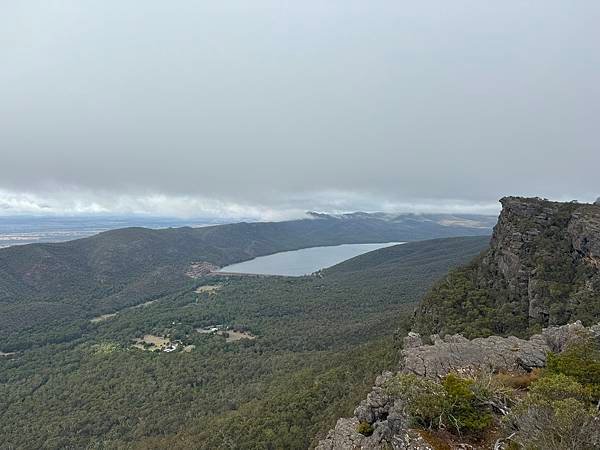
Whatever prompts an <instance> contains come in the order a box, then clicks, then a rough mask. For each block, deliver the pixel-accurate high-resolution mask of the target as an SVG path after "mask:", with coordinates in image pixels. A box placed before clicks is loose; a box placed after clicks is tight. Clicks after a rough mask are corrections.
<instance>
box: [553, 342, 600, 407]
mask: <svg viewBox="0 0 600 450" xmlns="http://www.w3.org/2000/svg"><path fill="white" fill-rule="evenodd" d="M547 372H548V373H550V374H563V375H567V376H569V377H571V378H573V379H575V380H577V382H579V383H581V384H583V385H585V386H588V388H589V389H590V391H591V393H592V395H593V396H594V398H595V399H596V400H597V399H598V398H599V397H600V350H599V349H598V344H596V342H595V341H594V340H593V339H592V338H590V337H585V336H584V337H582V340H581V341H580V342H577V343H575V344H573V345H571V346H569V347H568V348H567V349H566V350H565V351H563V352H562V353H560V354H558V355H555V354H552V353H550V354H549V355H548V362H547Z"/></svg>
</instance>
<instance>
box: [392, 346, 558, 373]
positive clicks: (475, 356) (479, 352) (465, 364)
mask: <svg viewBox="0 0 600 450" xmlns="http://www.w3.org/2000/svg"><path fill="white" fill-rule="evenodd" d="M549 350H550V348H549V347H548V345H547V344H546V343H545V342H544V341H543V340H539V339H536V340H533V341H532V340H523V339H518V338H516V337H514V336H511V337H508V338H503V337H499V336H491V337H488V338H478V339H473V340H472V341H469V340H467V339H465V338H463V337H462V336H452V337H451V338H450V340H449V341H444V342H441V343H436V344H434V345H423V346H421V347H416V348H410V349H404V350H403V351H402V358H401V360H402V363H401V367H400V370H401V371H402V372H405V373H414V374H415V375H419V376H422V377H427V378H441V377H443V376H445V375H447V374H448V373H450V372H456V373H459V374H464V375H470V374H473V373H476V372H479V371H500V370H502V371H513V372H523V371H529V370H531V369H533V368H534V367H543V366H544V365H545V364H546V353H547V352H548V351H549Z"/></svg>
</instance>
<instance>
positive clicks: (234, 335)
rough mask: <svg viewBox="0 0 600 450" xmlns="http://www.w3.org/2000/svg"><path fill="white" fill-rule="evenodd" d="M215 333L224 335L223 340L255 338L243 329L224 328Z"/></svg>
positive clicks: (232, 340) (233, 340)
mask: <svg viewBox="0 0 600 450" xmlns="http://www.w3.org/2000/svg"><path fill="white" fill-rule="evenodd" d="M217 334H219V335H221V336H225V342H235V341H240V340H242V339H256V336H254V335H253V334H250V333H247V332H244V331H234V330H226V331H219V332H218V333H217Z"/></svg>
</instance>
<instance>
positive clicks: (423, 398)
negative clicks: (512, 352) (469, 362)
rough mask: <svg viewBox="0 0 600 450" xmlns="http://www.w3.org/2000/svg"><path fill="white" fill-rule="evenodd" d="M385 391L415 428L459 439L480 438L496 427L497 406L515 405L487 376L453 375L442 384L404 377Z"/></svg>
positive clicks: (409, 375)
mask: <svg viewBox="0 0 600 450" xmlns="http://www.w3.org/2000/svg"><path fill="white" fill-rule="evenodd" d="M384 388H385V390H386V392H387V393H388V395H391V396H393V397H394V398H397V399H398V400H397V401H399V402H400V403H401V405H402V408H403V411H404V413H405V414H406V415H407V417H408V418H409V420H411V421H412V424H413V426H416V427H419V428H425V429H429V430H450V431H452V432H453V433H456V434H458V435H463V434H466V435H471V436H478V435H479V434H480V433H481V432H483V431H485V430H486V429H487V428H489V427H490V426H491V425H492V423H493V415H492V411H493V408H494V406H495V407H497V408H501V409H505V408H506V407H507V403H509V402H510V401H512V400H511V397H510V396H509V395H508V392H507V390H506V389H504V388H503V387H502V386H501V385H500V384H499V383H495V382H493V381H492V379H491V378H490V377H489V376H488V377H486V376H485V375H482V376H481V377H479V378H477V379H469V378H463V377H460V376H458V375H456V374H449V375H447V376H446V377H445V378H444V379H443V380H442V382H441V383H438V382H437V381H434V380H430V379H427V378H423V377H418V376H416V375H412V374H400V375H397V376H395V377H394V378H392V379H391V380H388V381H387V382H386V384H385V386H384Z"/></svg>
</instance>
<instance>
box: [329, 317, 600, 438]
mask: <svg viewBox="0 0 600 450" xmlns="http://www.w3.org/2000/svg"><path fill="white" fill-rule="evenodd" d="M583 333H586V334H589V335H591V336H592V337H594V338H595V339H597V340H599V341H600V324H598V325H594V326H592V327H589V328H586V327H584V326H583V325H582V324H581V322H575V323H572V324H569V325H564V326H561V327H549V328H546V329H544V330H543V331H542V333H541V334H537V335H534V336H532V337H531V338H530V339H528V340H524V339H518V338H515V337H508V338H502V337H498V336H491V337H488V338H478V339H473V340H468V339H465V338H464V337H463V336H461V335H453V336H446V337H445V338H444V339H440V338H439V337H438V336H437V335H434V336H431V337H430V339H431V341H433V342H434V343H433V344H432V345H423V344H422V339H421V336H419V335H418V334H416V333H411V335H409V336H408V337H407V338H406V339H405V346H404V349H403V350H402V358H401V363H400V367H399V371H398V373H410V374H415V375H419V376H422V377H426V378H430V379H440V378H442V377H444V376H446V375H447V374H448V373H451V372H452V373H458V374H463V375H471V374H475V373H477V372H479V371H491V372H505V371H506V372H513V373H514V372H516V373H519V372H523V373H525V372H528V371H530V370H532V369H533V368H536V367H544V366H545V365H546V355H547V353H548V352H550V351H552V352H561V351H562V350H563V349H565V348H566V347H567V346H568V345H569V344H570V343H571V342H573V341H575V340H577V339H579V338H580V337H581V336H582V334H583ZM393 376H394V374H393V373H392V372H385V373H383V374H382V375H381V376H379V377H378V378H377V380H376V381H375V386H374V387H373V389H372V391H371V392H370V393H369V394H368V396H367V398H366V399H365V400H363V401H362V402H361V403H360V405H359V406H358V407H357V408H356V409H355V410H354V416H353V417H351V418H344V419H339V420H338V422H337V424H336V426H335V428H334V429H333V430H330V431H329V433H328V435H327V437H326V439H324V440H322V441H321V442H319V444H318V446H317V449H318V450H346V449H360V450H374V449H389V448H392V449H394V450H433V447H432V446H431V445H430V444H428V443H427V441H426V440H425V439H424V437H423V435H422V434H420V433H419V432H418V431H417V430H414V429H411V428H410V426H409V424H408V420H407V418H406V416H405V414H404V412H403V401H402V398H393V397H391V396H389V395H388V394H387V393H386V390H385V389H384V385H385V382H386V381H387V380H389V379H390V378H391V377H393ZM361 422H363V423H367V424H369V425H370V426H371V428H372V430H373V433H372V434H371V435H370V436H365V435H363V434H361V433H359V432H358V431H357V429H358V426H359V424H360V423H361ZM457 448H468V447H457Z"/></svg>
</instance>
